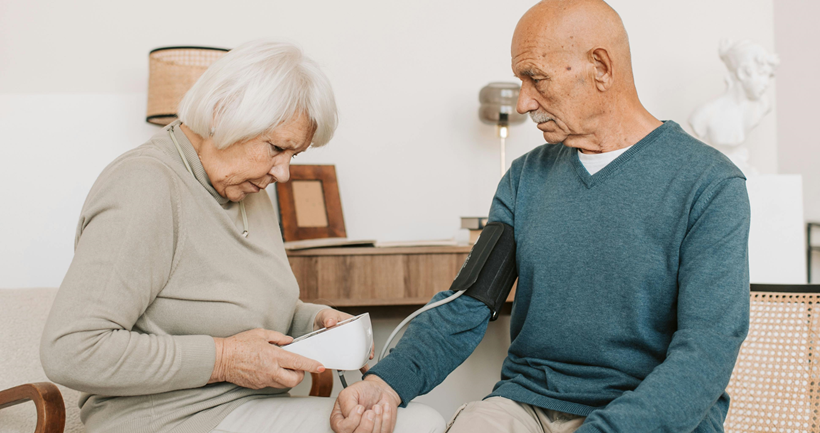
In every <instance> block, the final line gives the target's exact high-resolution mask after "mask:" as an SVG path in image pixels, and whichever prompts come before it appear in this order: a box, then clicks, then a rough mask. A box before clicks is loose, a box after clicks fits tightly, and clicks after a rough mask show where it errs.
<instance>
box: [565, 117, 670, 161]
mask: <svg viewBox="0 0 820 433" xmlns="http://www.w3.org/2000/svg"><path fill="white" fill-rule="evenodd" d="M611 112H613V113H617V114H616V115H614V116H610V117H605V118H601V119H599V120H598V122H597V124H596V125H595V127H594V132H593V133H591V134H588V135H584V136H578V137H572V136H571V137H568V138H567V140H566V141H565V142H564V145H566V146H568V147H577V148H578V150H579V151H581V152H583V153H604V152H612V151H615V150H619V149H623V148H625V147H629V146H632V145H633V144H635V143H637V142H639V141H641V140H642V139H643V138H644V137H646V136H647V135H649V133H650V132H652V131H654V130H655V129H656V128H658V127H659V126H661V125H662V124H663V122H661V121H660V120H658V119H656V118H655V116H653V115H652V114H650V113H649V112H648V111H647V110H646V109H645V108H644V107H643V106H639V107H637V108H632V109H626V110H617V109H614V110H612V111H611ZM620 113H623V114H620Z"/></svg>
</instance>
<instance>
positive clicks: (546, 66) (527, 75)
mask: <svg viewBox="0 0 820 433" xmlns="http://www.w3.org/2000/svg"><path fill="white" fill-rule="evenodd" d="M512 67H513V72H515V75H516V76H517V77H519V78H520V79H521V81H522V86H521V97H520V98H519V101H518V111H519V112H522V113H525V112H530V114H531V115H532V117H533V120H535V121H536V122H537V123H538V128H539V129H541V130H542V131H543V132H544V137H545V138H546V139H547V141H548V142H550V143H558V142H563V143H564V144H567V143H566V140H567V139H570V140H571V139H573V138H575V137H578V136H588V135H590V134H597V133H598V132H597V130H596V125H599V124H601V123H602V119H603V120H606V119H607V118H609V119H610V123H612V122H614V120H612V119H611V118H612V116H614V115H616V114H617V113H615V110H620V111H621V112H622V113H624V112H629V111H639V110H644V109H643V107H642V106H641V105H640V101H638V95H637V91H636V90H635V83H634V78H633V75H632V59H631V55H630V50H629V38H628V36H627V33H626V29H625V28H624V25H623V22H622V21H621V17H620V16H619V15H618V13H617V12H615V10H613V9H612V8H611V7H610V6H609V5H608V4H606V2H604V1H602V0H543V1H541V2H540V3H538V4H536V5H535V6H533V7H532V8H531V9H530V10H528V11H527V13H525V14H524V16H523V17H522V18H521V20H520V21H519V22H518V26H516V28H515V34H514V35H513V41H512ZM644 111H645V110H644ZM577 147H580V146H577Z"/></svg>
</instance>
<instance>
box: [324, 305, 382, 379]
mask: <svg viewBox="0 0 820 433" xmlns="http://www.w3.org/2000/svg"><path fill="white" fill-rule="evenodd" d="M351 317H353V316H351V315H350V314H347V313H343V312H341V311H339V310H334V309H332V308H325V309H324V310H322V311H319V312H318V313H316V319H314V320H313V330H314V331H315V330H317V329H322V328H331V327H333V326H336V324H337V323H339V322H341V321H342V320H347V319H349V318H351ZM375 356H376V346H375V345H373V347H371V348H370V359H373V357H375ZM367 369H368V366H367V365H365V366H364V367H362V368H361V369H360V371H361V372H362V374H365V373H367Z"/></svg>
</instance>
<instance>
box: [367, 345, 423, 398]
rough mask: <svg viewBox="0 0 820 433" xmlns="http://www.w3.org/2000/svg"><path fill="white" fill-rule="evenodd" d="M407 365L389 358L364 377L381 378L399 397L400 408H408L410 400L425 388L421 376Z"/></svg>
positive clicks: (404, 362)
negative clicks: (373, 376)
mask: <svg viewBox="0 0 820 433" xmlns="http://www.w3.org/2000/svg"><path fill="white" fill-rule="evenodd" d="M407 364H408V363H407V362H406V361H403V360H401V359H399V358H398V357H396V356H392V357H390V356H388V357H386V358H384V359H383V360H381V361H380V362H379V363H378V364H376V366H374V367H373V368H371V369H370V370H368V371H367V373H366V374H365V375H364V377H367V376H368V375H371V374H375V375H376V376H379V377H380V378H381V379H382V380H384V381H385V382H387V384H388V385H390V387H391V388H393V390H394V391H396V393H397V394H398V395H399V398H401V406H400V407H407V404H408V403H410V400H413V399H414V398H416V397H417V396H418V395H419V393H420V392H421V389H422V386H423V384H422V383H421V381H420V380H419V379H418V377H419V375H418V374H417V373H416V372H415V371H413V369H411V368H407V367H406V365H407Z"/></svg>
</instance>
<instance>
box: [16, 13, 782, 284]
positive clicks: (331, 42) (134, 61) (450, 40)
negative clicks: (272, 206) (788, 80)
mask: <svg viewBox="0 0 820 433" xmlns="http://www.w3.org/2000/svg"><path fill="white" fill-rule="evenodd" d="M533 3H534V2H533V1H532V0H515V1H507V2H503V3H499V2H496V1H489V0H480V1H466V0H463V1H447V2H438V1H433V0H423V1H422V0H420V1H414V2H385V1H377V0H359V1H347V2H336V1H324V2H269V1H262V0H255V1H240V2H233V3H231V5H232V6H230V7H229V6H228V3H225V2H217V1H192V0H189V1H176V2H165V1H156V0H153V1H143V2H105V1H92V0H80V1H74V2H51V1H45V0H5V1H3V2H2V4H0V71H2V72H0V113H2V120H0V137H2V138H0V140H2V146H0V185H6V186H7V187H6V188H5V191H6V192H7V197H6V201H5V203H4V204H3V205H2V210H1V211H0V212H2V213H0V239H2V241H0V276H2V280H0V287H15V286H55V285H58V284H59V282H60V281H61V279H62V276H63V274H64V273H65V270H66V269H67V267H68V264H69V262H70V259H71V253H72V240H73V230H74V226H75V223H76V218H77V215H78V214H79V210H80V207H81V206H82V201H83V197H84V195H85V192H86V191H88V189H89V188H90V186H91V183H92V182H93V180H94V178H95V177H96V176H97V174H98V173H99V172H100V171H101V170H102V168H103V167H104V166H105V164H106V163H107V162H108V161H110V160H111V159H113V158H114V157H115V156H116V155H117V154H119V153H121V152H123V151H125V150H127V149H129V148H132V147H134V146H137V145H139V144H140V143H142V142H143V141H145V140H146V139H147V137H149V136H150V134H151V132H152V131H154V130H155V129H154V128H155V127H153V126H151V125H148V124H146V123H145V122H144V121H143V117H144V116H143V113H144V110H145V96H144V94H145V90H146V85H147V64H148V62H147V53H148V51H149V50H150V49H152V48H155V47H159V46H168V45H211V46H222V47H232V46H235V45H237V44H239V43H241V42H243V41H246V40H249V39H254V38H259V37H270V38H278V39H288V40H291V41H295V42H297V43H299V44H300V45H301V46H302V47H303V48H304V49H305V51H306V52H307V53H308V54H309V55H310V56H312V57H313V58H315V59H317V60H318V61H319V62H320V63H321V64H322V65H323V66H324V69H325V71H326V72H327V74H328V75H329V76H330V79H331V81H332V83H333V85H334V87H335V90H336V94H337V97H338V103H339V109H340V116H341V124H340V127H339V130H338V132H337V134H336V138H335V139H334V140H333V141H332V142H331V143H330V144H329V145H328V146H327V147H326V148H324V149H320V150H316V151H311V152H308V153H307V154H305V155H304V156H300V157H299V158H298V161H297V162H298V163H303V164H304V163H332V164H336V166H337V171H338V176H339V182H340V185H341V194H342V204H343V207H344V211H345V217H346V218H345V219H346V223H347V229H348V234H349V236H350V237H353V238H376V239H379V240H404V239H437V238H448V237H452V236H453V235H454V234H455V232H456V230H457V228H458V217H459V216H462V215H474V214H476V215H480V214H486V213H487V210H488V207H489V204H490V199H491V197H492V194H493V192H494V190H495V184H496V182H497V180H498V174H497V164H498V162H497V161H498V160H497V158H498V157H497V142H496V140H495V138H494V136H493V128H492V127H490V126H486V125H482V124H480V123H479V121H478V119H477V115H476V111H477V108H478V101H477V99H478V90H479V89H480V88H481V87H482V86H484V85H485V84H486V83H487V82H490V81H494V80H512V79H513V77H512V73H511V72H510V67H509V40H510V36H511V34H512V30H513V28H514V26H515V24H516V22H517V20H518V18H519V17H520V15H521V14H522V13H523V12H524V11H525V10H526V9H527V8H528V7H529V6H530V5H531V4H533ZM612 4H613V6H614V7H615V8H616V9H618V10H619V11H620V12H621V14H622V16H623V18H624V21H625V23H626V25H627V28H628V30H629V32H630V36H631V40H632V45H633V51H634V63H635V69H636V76H637V80H638V86H639V91H640V94H641V97H642V99H643V100H644V102H645V104H646V105H647V106H648V107H649V108H650V110H652V111H653V112H654V113H656V115H657V116H658V117H660V118H664V119H673V120H676V121H678V122H679V123H681V124H684V125H685V124H686V119H687V118H688V116H689V113H690V112H691V110H692V109H693V108H694V107H695V106H697V105H698V104H700V103H702V102H703V101H705V100H707V99H709V98H711V97H713V96H715V95H718V94H720V92H721V91H722V86H723V84H722V76H723V74H724V69H723V65H722V64H721V62H720V61H719V60H718V57H717V43H718V40H719V39H720V38H721V37H727V36H728V37H737V38H741V37H748V38H752V39H755V40H757V41H759V42H760V43H762V44H763V45H764V46H766V47H768V48H771V47H772V46H773V30H772V26H773V24H772V19H771V13H772V12H771V11H772V0H722V1H717V2H715V1H709V0H697V1H687V2H658V1H653V0H641V1H636V0H615V1H612ZM501 5H503V7H502V6H501ZM741 9H742V10H743V11H744V12H743V14H742V15H740V16H739V15H738V14H737V13H736V12H735V11H737V10H741ZM707 11H708V13H707ZM774 119H775V117H774V116H770V117H768V118H767V119H766V120H764V124H763V125H761V126H760V128H759V129H758V130H756V131H754V133H753V136H752V137H750V142H753V146H754V147H755V148H756V149H757V152H756V153H755V156H756V157H759V158H760V162H759V163H758V165H759V166H760V167H761V169H762V170H763V171H764V172H774V171H776V154H775V152H776V148H775V147H774V143H775V126H774ZM541 143H542V138H541V135H540V133H539V131H538V130H536V129H535V127H534V126H533V125H532V124H531V123H529V122H528V123H527V124H524V125H521V126H518V127H515V128H513V130H512V135H511V138H510V139H509V140H508V149H509V158H508V160H510V161H511V160H512V159H513V158H514V157H517V156H519V155H521V154H523V153H525V152H526V151H528V150H530V149H532V148H533V147H535V146H537V145H539V144H541ZM754 143H757V144H754ZM9 193H10V195H9Z"/></svg>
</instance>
